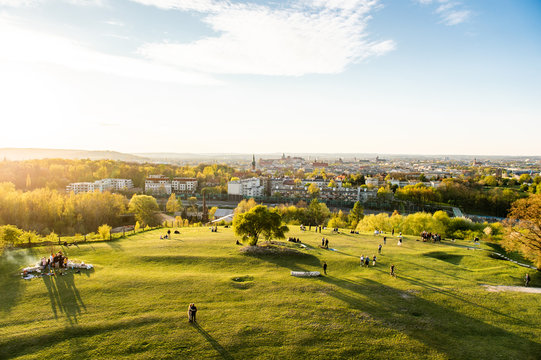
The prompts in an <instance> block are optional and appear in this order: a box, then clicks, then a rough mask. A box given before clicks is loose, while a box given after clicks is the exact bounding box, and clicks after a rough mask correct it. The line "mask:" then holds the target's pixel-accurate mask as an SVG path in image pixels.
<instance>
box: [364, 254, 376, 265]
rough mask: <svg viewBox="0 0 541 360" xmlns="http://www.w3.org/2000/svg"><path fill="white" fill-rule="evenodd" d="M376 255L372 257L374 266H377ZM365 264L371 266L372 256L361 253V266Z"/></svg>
mask: <svg viewBox="0 0 541 360" xmlns="http://www.w3.org/2000/svg"><path fill="white" fill-rule="evenodd" d="M376 259H377V258H376V255H374V256H373V257H372V266H376ZM363 266H366V267H369V266H370V256H368V255H367V256H366V257H365V256H364V255H361V267H363Z"/></svg>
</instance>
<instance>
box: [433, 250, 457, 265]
mask: <svg viewBox="0 0 541 360" xmlns="http://www.w3.org/2000/svg"><path fill="white" fill-rule="evenodd" d="M423 256H426V257H431V258H433V259H438V260H441V261H445V262H448V263H450V264H453V265H458V264H460V262H461V261H462V258H463V257H464V255H455V254H449V253H446V252H444V251H432V252H429V253H425V254H423Z"/></svg>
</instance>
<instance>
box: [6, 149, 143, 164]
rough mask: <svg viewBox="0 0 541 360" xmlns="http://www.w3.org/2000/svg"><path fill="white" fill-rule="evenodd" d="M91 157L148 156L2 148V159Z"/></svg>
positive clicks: (126, 158) (129, 158)
mask: <svg viewBox="0 0 541 360" xmlns="http://www.w3.org/2000/svg"><path fill="white" fill-rule="evenodd" d="M56 158H59V159H90V160H105V159H107V160H120V161H133V162H145V161H149V159H148V158H145V157H142V156H137V155H132V154H125V153H121V152H117V151H94V150H69V149H18V148H0V160H3V159H7V160H31V159H56Z"/></svg>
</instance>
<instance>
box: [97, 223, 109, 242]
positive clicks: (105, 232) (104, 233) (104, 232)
mask: <svg viewBox="0 0 541 360" xmlns="http://www.w3.org/2000/svg"><path fill="white" fill-rule="evenodd" d="M111 229H112V227H110V226H109V225H107V224H103V225H102V226H100V227H99V228H98V234H100V237H101V238H102V239H103V240H107V239H109V238H110V237H111Z"/></svg>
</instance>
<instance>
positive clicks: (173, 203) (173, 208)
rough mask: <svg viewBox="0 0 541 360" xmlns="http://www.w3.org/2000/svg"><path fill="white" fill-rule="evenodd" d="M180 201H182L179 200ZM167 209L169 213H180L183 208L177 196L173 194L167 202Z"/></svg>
mask: <svg viewBox="0 0 541 360" xmlns="http://www.w3.org/2000/svg"><path fill="white" fill-rule="evenodd" d="M179 200H180V199H179ZM165 209H166V210H167V212H169V213H173V214H174V213H176V212H177V211H180V209H181V206H180V204H179V201H178V200H177V196H176V194H174V193H173V194H171V196H169V199H168V200H167V203H166V204H165Z"/></svg>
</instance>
